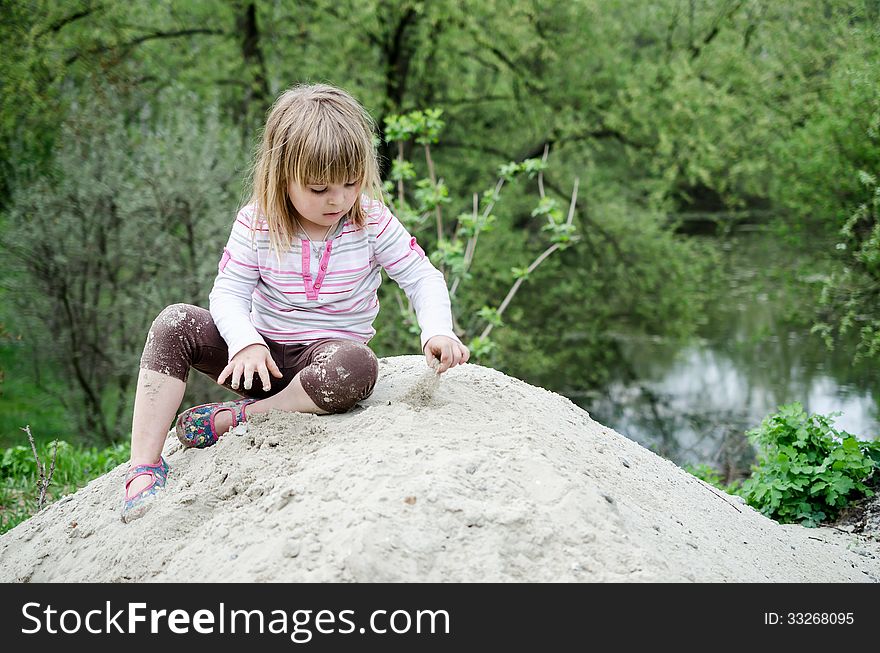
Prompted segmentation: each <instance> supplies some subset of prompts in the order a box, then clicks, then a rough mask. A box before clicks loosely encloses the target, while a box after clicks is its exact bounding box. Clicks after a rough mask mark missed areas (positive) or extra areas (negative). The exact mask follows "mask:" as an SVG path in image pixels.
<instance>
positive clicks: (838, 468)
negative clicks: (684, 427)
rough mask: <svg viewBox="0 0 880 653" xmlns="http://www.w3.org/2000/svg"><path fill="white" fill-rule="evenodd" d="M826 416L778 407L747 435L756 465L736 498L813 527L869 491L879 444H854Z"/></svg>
mask: <svg viewBox="0 0 880 653" xmlns="http://www.w3.org/2000/svg"><path fill="white" fill-rule="evenodd" d="M836 415H839V413H832V414H831V415H829V416H824V415H809V416H808V415H807V414H806V413H805V412H804V409H803V407H802V406H801V405H800V404H799V403H793V404H789V405H786V406H781V407H780V408H779V411H778V412H777V413H775V414H773V415H769V416H768V417H766V418H764V421H763V422H762V423H761V426H760V427H759V428H757V429H754V430H752V431H749V432H748V433H747V435H748V437H749V439H750V440H751V442H752V444H754V445H755V447H756V448H757V450H758V464H757V465H756V466H755V467H754V468H753V473H752V476H751V478H749V479H748V480H746V481H745V482H744V483H743V485H742V488H741V489H740V491H739V494H740V495H741V496H743V497H744V498H745V500H746V502H748V504H749V505H751V506H752V507H754V508H757V509H758V510H760V511H761V512H762V513H764V514H765V515H767V516H768V517H771V518H773V519H776V520H778V521H780V522H800V523H801V524H803V525H804V526H816V525H817V524H818V523H819V522H821V521H824V520H827V519H831V518H833V517H834V516H836V515H837V513H838V511H840V509H841V508H843V507H845V506H846V505H848V504H849V503H850V502H852V501H853V500H855V499H857V498H860V497H861V496H871V495H872V494H873V492H872V491H871V490H870V489H869V488H868V486H867V485H866V481H867V480H868V479H869V477H871V475H872V474H873V473H874V469H875V468H876V467H877V466H878V465H880V443H877V442H865V441H860V440H857V439H856V438H855V437H854V436H852V435H850V434H849V433H846V432H845V431H838V430H837V429H835V428H834V427H833V424H832V421H833V420H832V418H833V417H835V416H836Z"/></svg>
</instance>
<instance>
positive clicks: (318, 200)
mask: <svg viewBox="0 0 880 653" xmlns="http://www.w3.org/2000/svg"><path fill="white" fill-rule="evenodd" d="M360 190H361V185H360V182H359V181H357V182H348V183H344V184H311V183H310V184H306V185H305V186H303V185H301V184H298V183H296V182H291V183H290V187H289V188H288V194H289V196H290V201H291V202H292V203H293V207H294V208H295V209H296V212H297V213H299V215H300V216H301V217H302V220H301V221H302V223H303V224H302V227H303V229H305V230H306V232H309V231H311V233H309V235H310V236H322V235H323V232H324V231H326V230H327V229H328V228H329V227H330V226H331V225H332V224H335V223H336V221H337V220H339V219H340V218H341V217H343V216H344V215H346V214H347V213H348V212H349V211H350V210H351V207H353V206H354V203H355V202H356V201H357V200H358V198H359V197H360Z"/></svg>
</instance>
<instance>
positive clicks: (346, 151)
mask: <svg viewBox="0 0 880 653" xmlns="http://www.w3.org/2000/svg"><path fill="white" fill-rule="evenodd" d="M322 131H323V130H320V129H315V130H312V131H310V133H309V135H308V137H307V138H306V139H305V142H304V143H303V148H302V150H301V151H300V156H299V157H298V160H293V161H291V164H292V168H293V169H292V170H290V173H291V175H290V176H291V178H292V179H294V180H295V181H297V182H299V183H300V184H302V185H306V184H345V183H348V182H350V181H356V182H362V181H363V180H364V177H365V175H366V161H367V157H369V156H371V152H370V151H369V150H365V149H364V143H363V142H358V141H359V140H361V141H363V139H357V138H356V137H354V135H353V134H350V133H345V132H344V130H339V131H338V132H337V133H331V134H328V133H326V132H325V133H323V134H322V133H321V132H322Z"/></svg>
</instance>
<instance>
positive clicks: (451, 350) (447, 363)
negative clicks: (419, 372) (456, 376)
mask: <svg viewBox="0 0 880 653" xmlns="http://www.w3.org/2000/svg"><path fill="white" fill-rule="evenodd" d="M470 357H471V352H470V350H469V349H468V348H467V347H465V346H464V345H463V344H461V343H460V342H458V341H456V340H453V339H452V338H448V337H446V336H434V337H433V338H430V339H429V340H428V342H426V343H425V361H426V362H427V363H428V367H433V365H432V363H433V361H434V360H436V359H440V367H439V368H438V369H437V374H443V372H445V371H446V370H448V369H449V368H450V367H455V366H456V365H461V364H462V363H467V361H468V358H470Z"/></svg>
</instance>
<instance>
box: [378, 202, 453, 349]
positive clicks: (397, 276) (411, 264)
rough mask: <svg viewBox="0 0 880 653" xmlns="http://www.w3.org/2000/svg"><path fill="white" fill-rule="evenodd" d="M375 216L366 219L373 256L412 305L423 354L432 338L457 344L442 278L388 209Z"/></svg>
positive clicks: (447, 294) (383, 209)
mask: <svg viewBox="0 0 880 653" xmlns="http://www.w3.org/2000/svg"><path fill="white" fill-rule="evenodd" d="M371 213H372V212H371ZM376 213H378V217H377V218H372V217H371V218H369V221H370V223H375V224H370V226H369V233H370V240H371V245H372V246H373V253H374V255H375V257H376V260H377V261H378V263H379V265H381V266H382V267H383V268H385V271H386V272H387V273H388V276H389V277H391V278H392V279H394V281H395V282H397V285H399V286H400V287H401V288H402V289H403V292H404V293H406V296H407V297H409V300H410V301H411V302H412V305H413V308H414V309H415V311H416V319H417V320H418V323H419V327H420V328H421V330H422V334H421V342H422V350H423V351H424V349H425V344H426V343H427V342H428V340H430V339H431V338H433V337H434V336H446V337H447V338H451V339H452V340H454V341H455V342H457V343H459V344H460V343H461V341H460V340H459V339H458V336H456V335H455V332H454V331H453V330H452V310H451V307H450V302H449V292H448V291H447V289H446V280H445V279H444V278H443V274H442V273H441V272H440V271H439V270H438V269H437V268H435V267H434V266H433V265H432V264H431V261H430V260H429V259H428V257H427V256H426V255H425V252H424V250H423V249H422V248H421V247H419V244H418V243H417V242H416V239H415V238H414V237H413V236H412V235H410V233H409V232H408V231H407V230H406V228H405V227H404V226H403V225H402V224H401V223H400V221H399V220H398V219H397V218H396V217H394V215H392V214H391V211H389V210H388V208H387V207H385V206H384V205H383V206H382V207H381V211H377V212H376Z"/></svg>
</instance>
